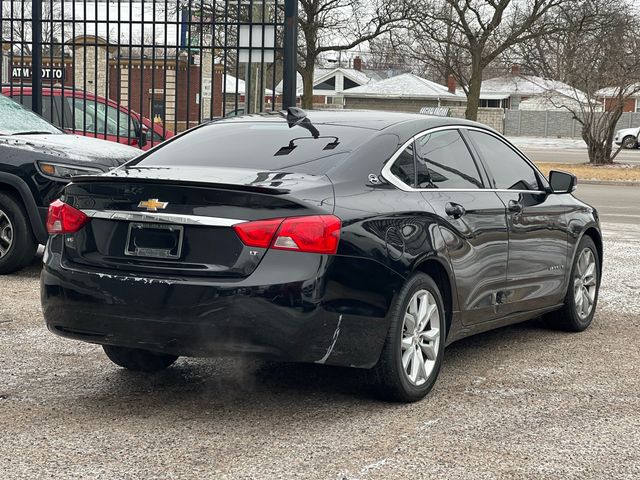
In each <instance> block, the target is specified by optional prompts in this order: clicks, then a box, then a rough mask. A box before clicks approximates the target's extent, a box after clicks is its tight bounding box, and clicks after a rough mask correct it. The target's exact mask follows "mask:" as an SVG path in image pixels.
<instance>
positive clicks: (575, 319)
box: [543, 235, 600, 332]
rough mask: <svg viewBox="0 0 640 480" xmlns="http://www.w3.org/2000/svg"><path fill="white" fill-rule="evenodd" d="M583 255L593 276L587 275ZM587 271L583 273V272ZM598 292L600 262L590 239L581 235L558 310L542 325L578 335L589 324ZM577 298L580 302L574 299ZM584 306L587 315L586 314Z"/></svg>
mask: <svg viewBox="0 0 640 480" xmlns="http://www.w3.org/2000/svg"><path fill="white" fill-rule="evenodd" d="M583 255H584V256H585V257H586V259H587V260H588V259H591V260H592V262H589V266H591V265H592V266H593V272H594V273H593V275H589V274H588V270H589V267H585V265H586V264H585V263H583V262H584V260H583V258H585V257H583ZM585 270H587V271H585ZM599 290H600V258H599V255H598V250H597V249H596V246H595V244H594V243H593V240H592V239H591V237H589V236H587V235H585V236H584V237H582V240H580V243H579V244H578V248H577V249H576V254H575V257H574V259H573V263H572V265H571V277H570V278H569V286H568V287H567V294H566V296H565V299H564V305H563V307H562V308H561V309H560V310H556V311H554V312H551V313H548V314H547V315H545V316H544V317H543V318H544V321H545V323H546V325H547V326H548V327H549V328H554V329H557V330H564V331H567V332H582V331H583V330H585V329H586V328H587V327H588V326H589V325H591V322H592V321H593V316H594V314H595V311H596V306H597V305H598V293H599ZM578 295H581V299H580V298H579V297H578ZM587 306H588V311H587V310H586V309H587Z"/></svg>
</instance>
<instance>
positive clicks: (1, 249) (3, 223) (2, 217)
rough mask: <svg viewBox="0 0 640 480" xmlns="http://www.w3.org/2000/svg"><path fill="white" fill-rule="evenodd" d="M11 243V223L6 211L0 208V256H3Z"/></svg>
mask: <svg viewBox="0 0 640 480" xmlns="http://www.w3.org/2000/svg"><path fill="white" fill-rule="evenodd" d="M12 244H13V225H12V224H11V220H9V217H8V216H7V214H6V213H4V212H3V211H2V210H0V258H2V257H4V256H5V255H6V254H7V253H8V252H9V249H10V248H11V245H12Z"/></svg>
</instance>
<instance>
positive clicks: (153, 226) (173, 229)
mask: <svg viewBox="0 0 640 480" xmlns="http://www.w3.org/2000/svg"><path fill="white" fill-rule="evenodd" d="M144 230H156V231H163V232H166V231H168V232H170V233H172V234H174V235H176V239H175V240H176V242H175V245H174V246H173V247H171V248H153V247H140V246H138V245H136V243H135V240H136V234H137V233H139V232H142V231H144ZM148 233H152V232H148ZM183 240H184V227H183V226H182V225H174V224H166V223H146V222H130V223H129V229H128V231H127V241H126V243H125V246H124V254H125V255H127V256H130V257H142V258H155V259H165V260H176V259H179V258H180V256H181V255H182V244H183Z"/></svg>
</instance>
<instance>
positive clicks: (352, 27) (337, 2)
mask: <svg viewBox="0 0 640 480" xmlns="http://www.w3.org/2000/svg"><path fill="white" fill-rule="evenodd" d="M413 6H414V5H413V2H412V1H411V0H396V1H393V2H389V1H385V0H368V1H367V0H300V15H299V28H300V39H299V40H300V41H299V42H298V43H299V44H298V71H299V72H300V74H301V75H302V83H303V94H302V107H303V108H310V107H312V105H313V72H314V68H315V66H316V64H317V61H318V58H319V57H320V56H321V55H322V54H323V53H326V52H332V51H333V52H335V51H344V50H350V49H352V48H354V47H356V46H358V45H360V44H362V43H365V42H368V41H371V40H374V39H376V38H378V37H380V36H381V35H384V34H387V33H389V32H392V31H393V30H394V29H396V28H400V27H401V26H402V25H403V22H406V21H407V20H408V19H410V18H412V17H413V16H414V15H415V13H416V11H415V9H414V8H413Z"/></svg>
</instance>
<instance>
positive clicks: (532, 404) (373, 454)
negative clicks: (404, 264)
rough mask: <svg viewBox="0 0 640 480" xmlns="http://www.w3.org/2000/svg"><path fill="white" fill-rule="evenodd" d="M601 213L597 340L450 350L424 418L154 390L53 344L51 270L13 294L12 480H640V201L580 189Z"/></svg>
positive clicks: (212, 365) (337, 379) (302, 382)
mask: <svg viewBox="0 0 640 480" xmlns="http://www.w3.org/2000/svg"><path fill="white" fill-rule="evenodd" d="M576 195H577V196H578V197H580V198H583V199H585V200H587V201H590V202H592V203H593V204H594V205H595V206H597V207H598V208H599V210H600V211H601V214H602V221H603V229H604V233H605V266H604V273H603V284H602V290H601V297H600V303H599V305H598V311H597V313H596V317H595V319H594V323H593V325H592V326H591V327H590V328H589V329H588V330H587V331H585V332H583V333H579V334H568V333H561V332H556V331H552V330H547V329H545V328H543V327H542V326H541V325H540V324H539V323H537V322H529V323H525V324H521V325H517V326H513V327H509V328H503V329H500V330H497V331H493V332H489V333H486V334H482V335H479V336H476V337H472V338H468V339H465V340H462V341H459V342H457V343H455V344H453V345H451V346H450V347H448V349H447V351H446V355H445V362H444V367H443V370H442V372H441V375H440V378H439V380H438V383H437V384H436V386H435V388H434V390H433V391H432V392H431V393H430V394H429V395H428V396H427V398H426V399H425V400H423V401H421V402H417V403H414V404H409V405H404V404H389V403H383V402H380V401H377V400H375V399H373V398H371V396H370V394H369V392H368V391H367V388H366V386H365V384H364V381H363V378H362V374H361V372H360V371H358V370H351V369H339V368H330V367H323V366H318V365H294V364H275V363H267V362H263V361H259V360H254V359H249V358H235V359H191V358H187V359H180V360H179V361H178V362H177V364H176V365H175V366H174V367H172V368H170V369H169V370H167V371H165V372H161V373H156V374H151V375H149V374H140V373H132V372H128V371H125V370H123V369H119V368H117V367H115V366H114V365H113V364H112V363H111V362H109V361H108V360H107V358H106V357H105V356H104V355H103V353H102V351H101V349H100V348H99V347H97V346H94V345H88V344H84V343H80V342H75V341H70V340H64V339H61V338H59V337H56V336H54V335H52V334H50V333H49V332H47V331H46V329H45V327H44V325H43V320H42V316H41V312H40V303H39V291H38V288H39V287H38V275H39V268H40V265H39V263H38V262H36V263H34V264H33V265H31V266H30V267H29V268H27V269H25V270H23V271H22V272H20V273H18V274H15V275H11V276H7V277H2V278H0V285H1V288H0V429H1V430H0V443H1V445H2V448H0V471H1V472H3V475H2V477H3V478H8V479H13V478H20V479H22V478H29V479H31V478H57V479H63V478H106V479H112V478H118V479H148V478H162V479H164V478H185V479H193V478H214V477H215V478H229V479H231V478H233V479H239V478H247V479H249V478H257V479H263V478H267V479H271V478H282V479H290V478H313V479H390V478H425V477H427V476H428V477H432V478H447V479H469V478H473V479H503V478H504V479H507V478H562V479H602V478H616V479H617V478H620V479H634V478H638V477H640V451H639V450H638V445H639V444H640V395H638V391H639V390H640V378H639V377H638V367H639V366H640V349H639V348H638V344H640V331H639V328H640V295H639V293H640V283H639V281H638V256H637V251H638V248H639V247H640V227H639V224H640V222H639V221H638V218H639V215H638V213H637V210H636V209H637V206H638V205H640V188H635V187H634V188H631V187H603V186H599V185H581V186H580V187H579V190H578V191H577V192H576Z"/></svg>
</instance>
